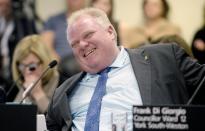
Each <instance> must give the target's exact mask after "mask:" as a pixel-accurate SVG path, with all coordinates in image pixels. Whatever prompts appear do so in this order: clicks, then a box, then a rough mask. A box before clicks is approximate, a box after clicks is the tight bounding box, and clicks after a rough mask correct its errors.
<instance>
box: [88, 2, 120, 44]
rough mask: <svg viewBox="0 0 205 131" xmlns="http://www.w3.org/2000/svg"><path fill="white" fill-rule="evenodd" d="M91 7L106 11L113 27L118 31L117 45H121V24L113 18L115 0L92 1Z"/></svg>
mask: <svg viewBox="0 0 205 131" xmlns="http://www.w3.org/2000/svg"><path fill="white" fill-rule="evenodd" d="M90 6H91V7H95V8H99V9H101V10H103V11H105V13H106V14H107V16H108V18H109V20H110V22H111V23H112V25H113V26H114V28H115V29H116V32H117V34H118V35H117V42H118V43H117V44H118V45H119V44H121V39H120V35H121V32H120V31H121V28H120V27H121V24H120V23H119V22H118V21H116V20H115V19H114V16H113V12H114V7H115V5H114V1H113V0H90Z"/></svg>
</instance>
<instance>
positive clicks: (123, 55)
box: [109, 46, 128, 68]
mask: <svg viewBox="0 0 205 131" xmlns="http://www.w3.org/2000/svg"><path fill="white" fill-rule="evenodd" d="M127 58H128V54H127V52H126V51H125V49H124V47H123V46H121V47H120V53H119V54H118V56H117V58H116V59H115V60H114V62H113V63H112V64H111V65H110V66H109V67H114V68H115V67H123V66H124V65H125V64H126V61H127Z"/></svg>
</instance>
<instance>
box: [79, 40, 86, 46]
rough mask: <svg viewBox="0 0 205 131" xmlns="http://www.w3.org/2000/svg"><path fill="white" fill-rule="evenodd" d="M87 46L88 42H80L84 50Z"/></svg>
mask: <svg viewBox="0 0 205 131" xmlns="http://www.w3.org/2000/svg"><path fill="white" fill-rule="evenodd" d="M86 46H88V42H87V41H84V40H81V41H80V47H82V48H84V47H86Z"/></svg>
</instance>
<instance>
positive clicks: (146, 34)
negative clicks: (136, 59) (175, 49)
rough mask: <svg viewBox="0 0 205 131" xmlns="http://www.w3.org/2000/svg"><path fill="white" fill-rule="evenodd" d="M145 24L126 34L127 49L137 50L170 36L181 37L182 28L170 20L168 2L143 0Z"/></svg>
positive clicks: (123, 40) (124, 42) (124, 38)
mask: <svg viewBox="0 0 205 131" xmlns="http://www.w3.org/2000/svg"><path fill="white" fill-rule="evenodd" d="M142 9H143V14H144V22H143V24H142V25H140V26H137V27H134V28H130V29H128V30H127V32H125V33H124V35H123V38H122V42H123V44H124V46H125V47H127V48H135V47H138V46H140V45H142V44H144V43H147V42H152V41H155V40H157V39H159V38H160V37H163V36H168V35H180V34H181V31H180V28H179V27H178V26H176V25H174V24H173V23H171V22H170V21H169V19H168V14H169V5H168V3H167V1H166V0H143V5H142Z"/></svg>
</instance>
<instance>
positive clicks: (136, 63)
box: [127, 49, 151, 105]
mask: <svg viewBox="0 0 205 131" xmlns="http://www.w3.org/2000/svg"><path fill="white" fill-rule="evenodd" d="M127 51H128V54H129V57H130V61H131V65H132V67H133V70H134V74H135V77H136V79H137V82H138V85H139V89H140V94H141V97H142V102H143V105H149V104H151V67H150V58H149V55H148V54H146V53H145V51H144V49H135V50H134V49H133V50H130V49H127Z"/></svg>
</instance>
